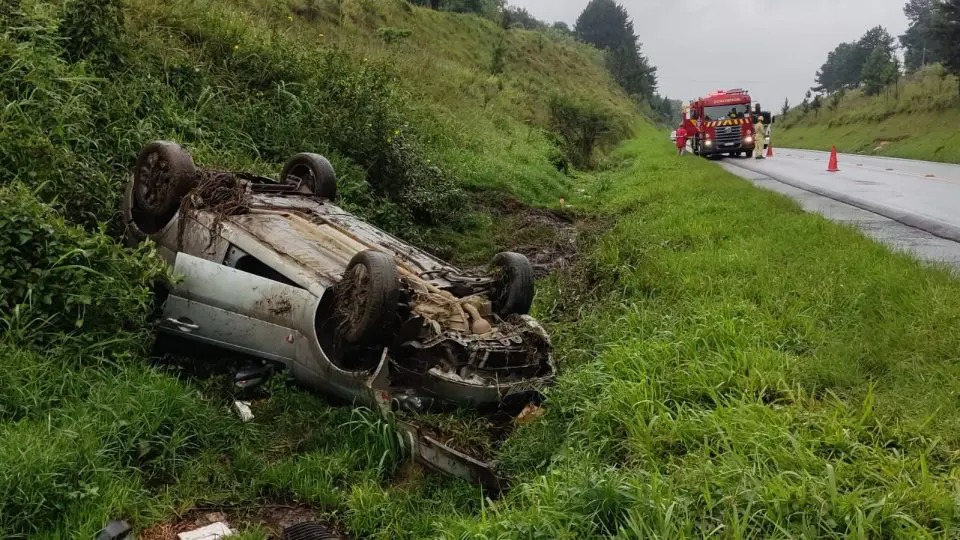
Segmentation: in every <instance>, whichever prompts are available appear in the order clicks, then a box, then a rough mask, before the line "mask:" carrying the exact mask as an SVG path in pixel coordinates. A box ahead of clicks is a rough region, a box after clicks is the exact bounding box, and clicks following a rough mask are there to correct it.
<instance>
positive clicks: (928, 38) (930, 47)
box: [900, 0, 941, 73]
mask: <svg viewBox="0 0 960 540" xmlns="http://www.w3.org/2000/svg"><path fill="white" fill-rule="evenodd" d="M936 7H937V5H936V2H935V1H934V0H908V2H907V4H906V5H905V6H904V7H903V13H904V15H906V16H907V19H908V20H909V21H910V26H909V27H908V28H907V31H906V32H905V33H904V34H903V35H902V36H900V45H902V46H903V48H904V52H903V60H904V67H905V68H906V70H907V73H912V72H914V71H916V70H917V69H919V68H921V67H923V66H926V65H927V64H935V63H937V62H939V61H940V60H941V57H940V48H939V47H938V43H937V39H936V36H935V35H934V31H933V25H934V18H935V15H936Z"/></svg>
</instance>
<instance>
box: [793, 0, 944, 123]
mask: <svg viewBox="0 0 960 540" xmlns="http://www.w3.org/2000/svg"><path fill="white" fill-rule="evenodd" d="M903 12H904V14H905V15H906V16H907V19H908V20H909V26H908V27H907V30H906V32H905V33H904V34H903V35H902V36H899V46H898V44H897V41H898V40H895V39H894V38H893V36H891V35H890V33H889V32H888V31H887V30H886V29H885V28H884V27H882V26H877V27H874V28H871V29H870V30H869V31H867V33H866V34H864V35H863V36H862V37H861V38H860V39H859V40H857V41H854V42H849V43H841V44H839V45H838V46H837V47H836V48H835V49H834V50H833V51H831V52H830V53H829V54H828V55H827V60H826V62H824V64H823V66H821V67H820V69H819V70H818V71H817V74H816V86H814V87H813V88H811V90H812V91H813V92H816V93H817V94H823V95H832V94H836V93H842V92H845V91H846V90H851V89H854V88H861V89H863V91H864V93H866V94H867V95H877V94H879V93H880V92H881V91H882V90H883V89H884V88H887V87H889V86H891V85H893V84H895V83H896V82H897V81H898V80H899V78H900V76H901V74H902V73H903V72H906V73H912V72H914V71H916V70H918V69H920V68H922V67H924V66H926V65H929V64H935V63H940V64H943V65H944V67H946V68H947V70H948V71H949V72H951V73H953V74H955V75H960V0H908V1H907V3H906V5H905V6H904V8H903ZM898 48H902V49H903V63H902V65H901V62H900V60H899V59H898V57H897V54H896V52H897V49H898ZM958 91H960V87H958ZM809 99H810V93H809V92H808V94H807V100H806V101H805V102H804V104H809V105H814V104H815V103H810V102H809ZM814 99H815V101H816V98H814Z"/></svg>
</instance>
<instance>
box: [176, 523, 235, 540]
mask: <svg viewBox="0 0 960 540" xmlns="http://www.w3.org/2000/svg"><path fill="white" fill-rule="evenodd" d="M232 534H233V531H231V530H230V527H227V524H226V523H224V522H222V521H218V522H216V523H211V524H210V525H206V526H204V527H200V528H199V529H194V530H192V531H187V532H182V533H180V534H178V535H177V538H179V539H180V540H220V539H221V538H223V537H225V536H230V535H232Z"/></svg>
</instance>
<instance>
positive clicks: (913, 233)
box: [721, 149, 960, 272]
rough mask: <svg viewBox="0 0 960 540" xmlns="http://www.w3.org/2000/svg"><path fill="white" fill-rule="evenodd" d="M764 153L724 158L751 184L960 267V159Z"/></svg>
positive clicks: (729, 167) (896, 245)
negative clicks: (835, 158)
mask: <svg viewBox="0 0 960 540" xmlns="http://www.w3.org/2000/svg"><path fill="white" fill-rule="evenodd" d="M775 153H776V154H775V156H774V157H773V158H771V159H765V160H754V159H736V158H727V159H725V160H723V161H722V162H721V163H722V166H723V167H724V168H725V169H727V170H728V171H730V172H732V173H733V174H736V175H738V176H740V177H743V178H745V179H747V180H749V181H751V182H753V183H754V184H756V185H758V186H760V187H763V188H766V189H770V190H773V191H777V192H778V193H782V194H784V195H787V196H789V197H791V198H793V199H795V200H797V201H798V202H799V203H800V205H801V206H802V207H803V208H804V210H806V211H808V212H816V213H819V214H821V215H823V216H825V217H827V218H828V219H831V220H833V221H837V222H841V223H846V224H850V225H853V226H855V227H857V228H858V229H860V230H861V231H863V232H864V234H866V235H867V236H869V237H871V238H874V239H876V240H878V241H880V242H883V243H884V244H887V245H888V246H890V247H892V248H894V249H897V250H902V251H907V252H909V253H912V254H913V255H914V256H916V257H917V258H918V259H920V260H923V261H928V262H933V263H943V264H946V265H947V266H949V267H951V268H952V269H953V270H954V271H956V272H960V211H958V210H960V165H952V164H944V163H931V162H925V161H911V160H903V159H890V158H876V157H865V156H856V155H848V154H841V155H840V156H839V168H840V171H839V172H835V173H830V172H827V171H826V169H827V160H828V159H829V154H828V153H825V152H816V151H808V150H793V149H789V150H776V151H775Z"/></svg>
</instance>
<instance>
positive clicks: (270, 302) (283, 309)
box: [264, 296, 293, 317]
mask: <svg viewBox="0 0 960 540" xmlns="http://www.w3.org/2000/svg"><path fill="white" fill-rule="evenodd" d="M264 301H265V302H266V303H267V310H268V311H269V312H270V313H272V314H274V315H276V316H277V317H282V316H284V315H287V314H288V313H290V312H291V311H293V304H291V303H290V299H289V298H284V297H282V296H281V297H279V298H266V299H265V300H264Z"/></svg>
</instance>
